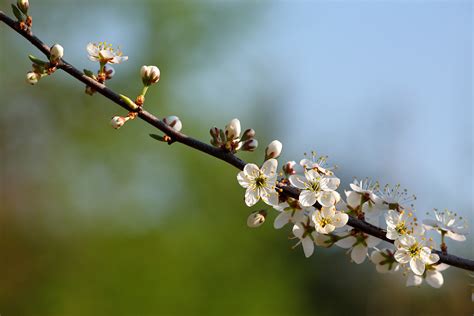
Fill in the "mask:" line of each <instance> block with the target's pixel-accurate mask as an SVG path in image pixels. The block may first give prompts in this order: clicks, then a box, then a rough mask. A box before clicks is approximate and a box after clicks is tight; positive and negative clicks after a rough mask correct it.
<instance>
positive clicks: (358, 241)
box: [336, 230, 380, 264]
mask: <svg viewBox="0 0 474 316" xmlns="http://www.w3.org/2000/svg"><path fill="white" fill-rule="evenodd" d="M352 232H353V230H351V231H350V232H349V233H351V236H349V237H344V236H343V238H342V239H340V240H338V241H337V242H336V246H339V247H341V248H345V249H349V252H350V253H351V259H352V261H354V262H355V263H357V264H361V263H362V262H364V261H365V258H366V257H367V253H368V249H369V248H373V247H375V246H377V245H378V244H379V243H380V239H378V238H376V237H374V236H370V235H367V234H364V233H362V232H357V233H355V234H352Z"/></svg>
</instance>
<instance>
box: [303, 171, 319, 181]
mask: <svg viewBox="0 0 474 316" xmlns="http://www.w3.org/2000/svg"><path fill="white" fill-rule="evenodd" d="M304 175H305V177H306V179H307V180H308V182H319V180H320V179H321V176H320V175H319V173H317V172H316V171H315V170H313V169H311V170H306V171H305V172H304Z"/></svg>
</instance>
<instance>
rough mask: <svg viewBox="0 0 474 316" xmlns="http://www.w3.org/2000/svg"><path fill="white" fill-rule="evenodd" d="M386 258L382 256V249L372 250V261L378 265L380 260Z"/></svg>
mask: <svg viewBox="0 0 474 316" xmlns="http://www.w3.org/2000/svg"><path fill="white" fill-rule="evenodd" d="M384 260H385V257H384V256H382V254H381V253H380V251H372V253H371V254H370V261H372V262H373V263H375V264H376V265H378V264H379V263H380V262H382V261H384Z"/></svg>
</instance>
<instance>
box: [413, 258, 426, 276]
mask: <svg viewBox="0 0 474 316" xmlns="http://www.w3.org/2000/svg"><path fill="white" fill-rule="evenodd" d="M410 268H411V271H413V273H415V274H418V275H423V273H424V272H425V263H424V262H423V261H422V260H421V259H419V258H412V259H411V260H410Z"/></svg>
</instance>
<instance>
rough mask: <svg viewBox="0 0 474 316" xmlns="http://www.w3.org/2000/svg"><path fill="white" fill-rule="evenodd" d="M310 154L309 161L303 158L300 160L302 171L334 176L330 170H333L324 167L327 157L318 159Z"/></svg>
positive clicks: (313, 154) (313, 153)
mask: <svg viewBox="0 0 474 316" xmlns="http://www.w3.org/2000/svg"><path fill="white" fill-rule="evenodd" d="M311 154H312V157H311V159H307V158H304V159H301V160H300V166H302V167H303V168H304V169H313V170H316V171H317V172H318V173H320V174H325V175H327V176H332V175H334V173H333V172H332V171H331V169H334V168H333V167H327V166H326V162H327V158H328V157H327V156H320V157H318V156H317V155H316V153H315V152H312V153H311Z"/></svg>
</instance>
